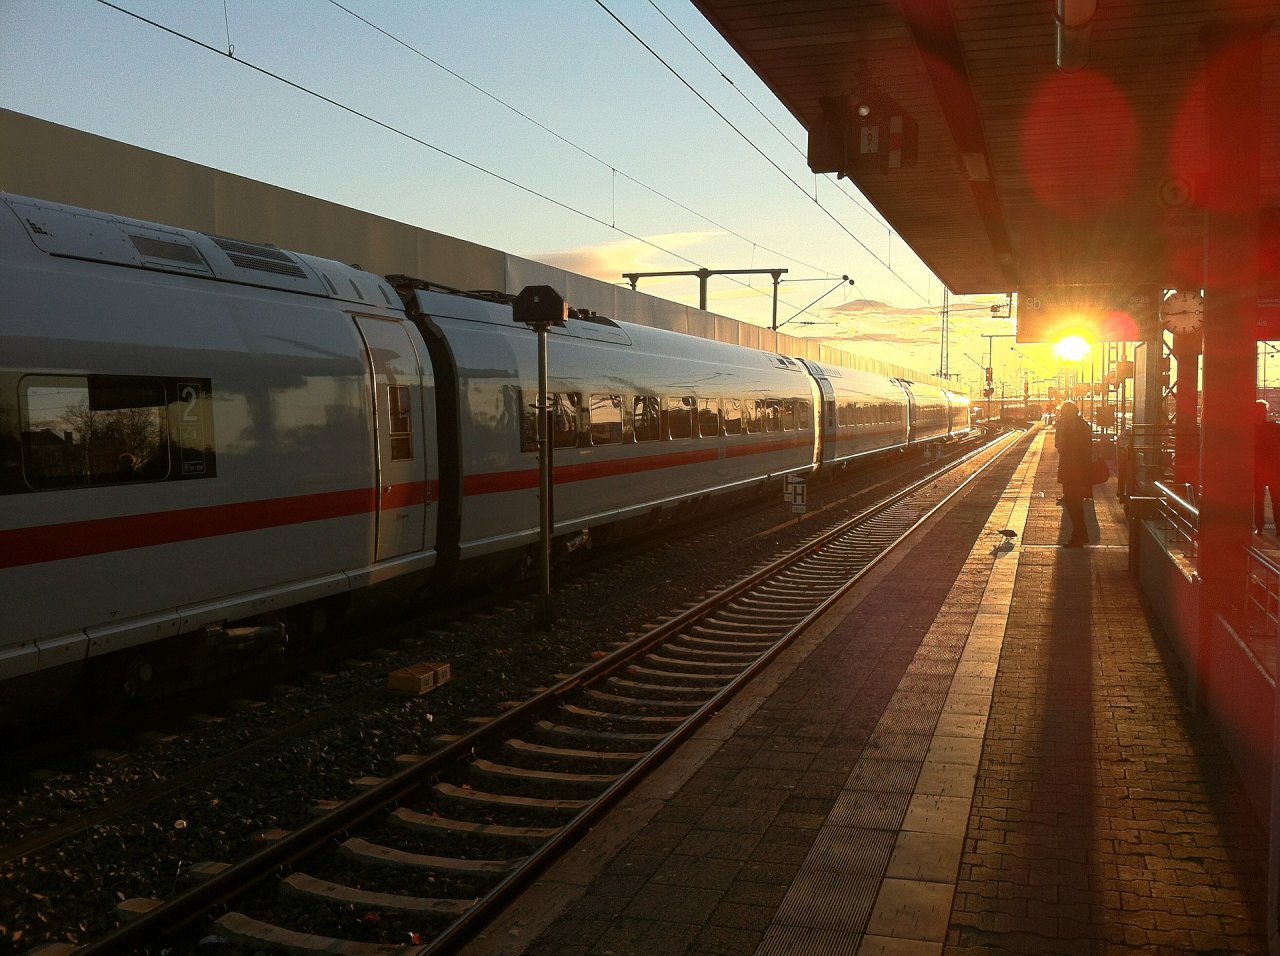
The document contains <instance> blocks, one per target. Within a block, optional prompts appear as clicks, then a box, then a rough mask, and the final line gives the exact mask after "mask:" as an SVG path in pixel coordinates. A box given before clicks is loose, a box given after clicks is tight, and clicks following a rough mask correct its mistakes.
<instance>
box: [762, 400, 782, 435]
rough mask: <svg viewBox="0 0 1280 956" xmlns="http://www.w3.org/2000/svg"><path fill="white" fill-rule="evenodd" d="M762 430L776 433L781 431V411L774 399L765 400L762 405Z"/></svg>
mask: <svg viewBox="0 0 1280 956" xmlns="http://www.w3.org/2000/svg"><path fill="white" fill-rule="evenodd" d="M764 430H765V431H767V432H777V431H781V430H782V410H781V408H780V407H779V402H778V400H777V399H776V398H770V399H766V400H765V403H764Z"/></svg>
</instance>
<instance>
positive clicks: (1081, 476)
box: [1058, 417, 1093, 498]
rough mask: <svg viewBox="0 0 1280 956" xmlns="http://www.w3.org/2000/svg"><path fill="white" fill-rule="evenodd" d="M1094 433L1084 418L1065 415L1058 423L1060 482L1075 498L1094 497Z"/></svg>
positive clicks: (1065, 490)
mask: <svg viewBox="0 0 1280 956" xmlns="http://www.w3.org/2000/svg"><path fill="white" fill-rule="evenodd" d="M1092 461H1093V432H1092V430H1091V429H1090V428H1089V426H1088V424H1087V423H1086V422H1085V420H1084V419H1083V418H1079V417H1075V418H1064V419H1062V420H1061V421H1060V422H1059V424H1058V484H1060V485H1062V493H1063V494H1064V495H1067V496H1069V497H1072V498H1092V497H1093V477H1092V475H1091V474H1090V468H1089V466H1090V463H1091V462H1092Z"/></svg>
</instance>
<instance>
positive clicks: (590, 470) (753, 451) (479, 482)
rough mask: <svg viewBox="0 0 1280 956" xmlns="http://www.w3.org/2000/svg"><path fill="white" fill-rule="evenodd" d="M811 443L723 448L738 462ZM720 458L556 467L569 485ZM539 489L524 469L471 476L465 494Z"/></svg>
mask: <svg viewBox="0 0 1280 956" xmlns="http://www.w3.org/2000/svg"><path fill="white" fill-rule="evenodd" d="M811 444H812V441H811V440H810V439H807V438H799V439H790V440H787V441H771V442H752V443H750V444H737V443H734V442H727V443H726V444H725V445H724V446H723V447H724V452H725V457H726V458H737V457H740V456H743V455H761V454H766V453H768V452H775V451H787V450H790V449H793V448H808V447H810V446H811ZM719 458H720V451H719V446H713V447H710V448H699V449H697V450H694V451H683V452H673V453H672V454H669V455H645V456H643V457H636V458H611V459H609V460H607V461H592V462H582V463H580V464H572V465H556V467H555V483H556V484H558V485H559V484H569V483H570V482H574V481H591V480H593V479H596V478H612V477H615V476H617V475H629V474H634V473H635V472H640V471H657V470H659V469H661V468H678V467H680V466H681V465H700V464H706V463H707V462H711V461H717V460H719ZM537 487H538V470H537V469H536V468H532V469H531V468H522V469H521V470H519V471H494V472H490V473H488V474H485V475H468V476H467V477H466V478H465V479H464V480H463V483H462V493H463V495H464V496H466V497H472V496H478V495H495V494H502V493H503V492H508V491H527V490H528V489H530V488H537Z"/></svg>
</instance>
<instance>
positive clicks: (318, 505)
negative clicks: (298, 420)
mask: <svg viewBox="0 0 1280 956" xmlns="http://www.w3.org/2000/svg"><path fill="white" fill-rule="evenodd" d="M428 492H430V494H431V496H432V497H433V498H434V497H437V496H438V494H439V485H438V483H437V482H431V483H430V485H429V486H428V485H424V484H423V483H422V482H411V483H406V484H401V485H393V486H392V487H391V488H390V490H389V491H387V492H384V493H383V499H384V501H383V507H386V508H405V507H411V506H413V505H419V504H422V503H423V502H424V501H426V500H427V496H428ZM376 509H377V499H376V489H373V488H355V489H351V490H348V491H331V492H325V493H323V494H315V495H299V496H297V497H293V498H271V499H268V500H264V501H243V502H237V503H235V504H228V505H209V506H206V507H202V508H181V509H178V510H176V511H156V512H152V513H149V514H140V515H123V516H121V517H118V518H95V519H91V520H88V521H69V522H67V523H65V524H55V525H42V526H39V527H33V528H16V529H14V530H12V531H0V568H12V567H20V566H23V565H29V564H42V563H44V562H46V561H62V560H65V559H67V558H83V557H88V556H90V555H95V554H110V553H111V552H114V551H127V550H129V549H131V548H149V547H153V546H155V545H162V544H176V543H178V542H181V541H192V540H196V539H198V538H213V537H218V536H220V535H224V534H238V533H241V532H245V531H262V530H265V529H268V528H281V527H285V526H287V525H294V524H305V523H307V522H310V521H324V520H327V519H330V518H345V517H349V516H351V515H362V514H370V513H372V512H373V511H375V510H376Z"/></svg>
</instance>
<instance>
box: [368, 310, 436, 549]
mask: <svg viewBox="0 0 1280 956" xmlns="http://www.w3.org/2000/svg"><path fill="white" fill-rule="evenodd" d="M355 320H356V325H357V327H358V328H359V329H360V335H361V336H362V337H363V339H364V344H365V348H366V349H367V350H368V357H369V368H370V371H371V372H372V382H373V403H372V405H373V415H374V426H375V432H374V434H375V435H376V444H377V456H378V484H377V546H376V547H377V550H376V560H378V561H384V560H386V559H387V558H394V557H396V556H397V555H402V554H412V553H413V552H415V551H421V550H422V549H423V536H424V531H425V527H426V510H427V477H428V476H427V474H426V463H427V447H428V446H427V440H426V439H427V435H426V431H425V428H424V425H425V417H424V415H423V407H422V405H423V389H422V368H421V363H420V360H419V357H418V352H417V349H415V348H414V345H413V340H412V339H411V338H410V337H409V333H408V331H407V330H406V328H405V326H404V325H403V324H402V323H400V322H396V321H388V320H385V319H375V318H371V317H366V316H359V315H358V316H355Z"/></svg>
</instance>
